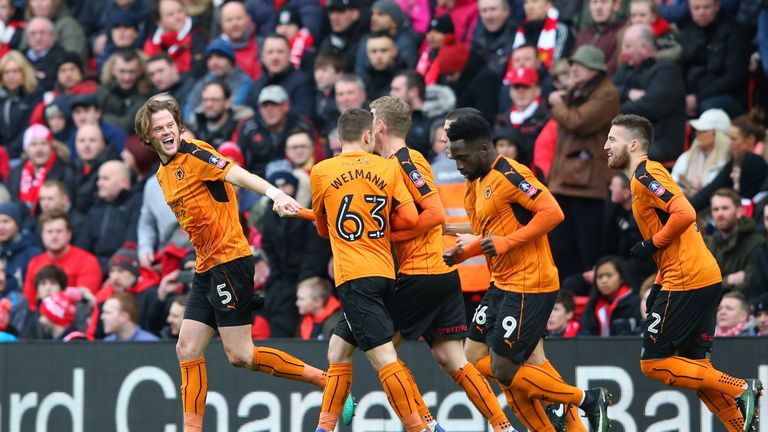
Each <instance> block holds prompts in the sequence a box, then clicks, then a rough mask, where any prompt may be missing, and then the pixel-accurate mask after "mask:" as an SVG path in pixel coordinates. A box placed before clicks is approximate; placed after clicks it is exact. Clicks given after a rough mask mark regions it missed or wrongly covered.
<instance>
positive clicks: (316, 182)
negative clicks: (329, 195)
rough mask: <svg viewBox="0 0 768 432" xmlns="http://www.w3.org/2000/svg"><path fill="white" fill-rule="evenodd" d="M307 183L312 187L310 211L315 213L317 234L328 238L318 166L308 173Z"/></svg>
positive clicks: (320, 175) (320, 174)
mask: <svg viewBox="0 0 768 432" xmlns="http://www.w3.org/2000/svg"><path fill="white" fill-rule="evenodd" d="M309 183H310V187H311V189H312V213H314V215H315V218H314V219H315V228H317V234H318V235H319V236H320V237H323V238H329V235H330V233H328V221H327V220H326V219H325V213H324V211H325V207H324V204H325V203H324V202H323V189H322V173H320V169H319V167H317V166H315V169H313V170H312V172H311V173H310V174H309ZM299 215H301V212H299Z"/></svg>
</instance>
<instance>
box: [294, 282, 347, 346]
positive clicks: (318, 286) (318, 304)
mask: <svg viewBox="0 0 768 432" xmlns="http://www.w3.org/2000/svg"><path fill="white" fill-rule="evenodd" d="M296 307H297V308H298V309H299V314H300V315H301V316H302V318H301V323H300V324H299V329H298V332H297V336H298V337H300V338H301V339H303V340H310V339H330V337H331V333H333V328H334V327H335V326H336V322H337V321H338V320H339V317H341V313H342V312H341V303H340V302H339V300H338V299H337V298H336V296H334V295H333V294H332V293H331V284H330V282H329V281H328V280H327V279H324V278H321V277H319V276H315V277H311V278H309V279H305V280H303V281H301V282H299V285H298V287H297V288H296Z"/></svg>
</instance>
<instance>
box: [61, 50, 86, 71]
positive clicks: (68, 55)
mask: <svg viewBox="0 0 768 432" xmlns="http://www.w3.org/2000/svg"><path fill="white" fill-rule="evenodd" d="M67 63H72V64H74V65H75V66H77V68H78V69H80V73H84V71H83V59H81V58H80V55H79V54H75V53H73V52H70V51H64V54H62V55H61V56H60V57H59V63H58V64H57V65H56V71H58V70H59V68H60V67H61V66H62V65H64V64H67Z"/></svg>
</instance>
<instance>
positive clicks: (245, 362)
mask: <svg viewBox="0 0 768 432" xmlns="http://www.w3.org/2000/svg"><path fill="white" fill-rule="evenodd" d="M227 360H228V361H229V364H231V365H232V366H234V367H239V368H247V367H250V365H251V363H252V362H253V357H252V355H245V354H244V353H240V352H230V351H227Z"/></svg>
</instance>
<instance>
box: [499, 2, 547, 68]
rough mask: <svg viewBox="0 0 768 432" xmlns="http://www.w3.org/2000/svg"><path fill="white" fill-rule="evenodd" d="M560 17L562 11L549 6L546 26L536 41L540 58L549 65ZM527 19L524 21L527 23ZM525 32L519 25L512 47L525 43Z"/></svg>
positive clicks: (545, 20)
mask: <svg viewBox="0 0 768 432" xmlns="http://www.w3.org/2000/svg"><path fill="white" fill-rule="evenodd" d="M559 17H560V12H558V11H557V9H555V8H549V10H548V11H547V17H546V18H545V19H544V28H542V29H541V33H539V40H538V41H536V47H537V48H538V51H539V60H541V62H542V63H544V65H546V66H547V69H549V66H550V65H551V64H552V56H553V55H554V53H555V44H556V42H557V19H558V18H559ZM525 22H527V20H526V21H523V24H525ZM525 42H526V40H525V33H524V32H523V26H522V25H520V26H518V27H517V34H515V41H514V42H513V43H512V49H515V48H517V47H519V46H521V45H525ZM510 67H512V55H511V54H510V59H509V66H507V69H509V68H510Z"/></svg>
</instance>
